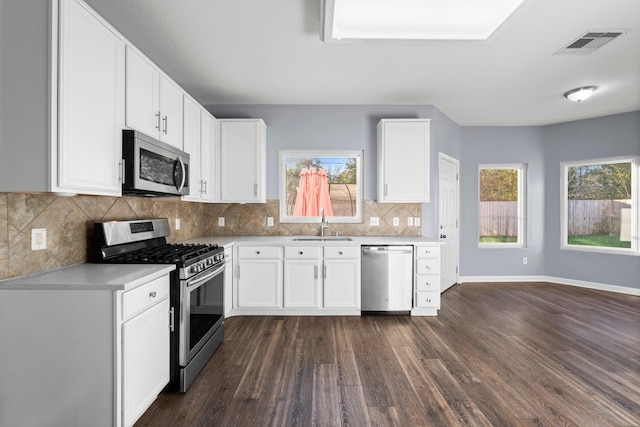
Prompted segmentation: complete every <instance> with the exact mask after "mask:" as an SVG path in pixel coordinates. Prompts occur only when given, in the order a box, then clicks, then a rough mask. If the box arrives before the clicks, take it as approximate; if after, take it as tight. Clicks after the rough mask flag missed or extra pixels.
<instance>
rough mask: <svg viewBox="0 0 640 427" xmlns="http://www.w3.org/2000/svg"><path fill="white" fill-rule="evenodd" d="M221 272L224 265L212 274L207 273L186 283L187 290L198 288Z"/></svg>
mask: <svg viewBox="0 0 640 427" xmlns="http://www.w3.org/2000/svg"><path fill="white" fill-rule="evenodd" d="M223 270H224V264H223V265H222V266H221V267H219V268H216V269H215V270H214V271H213V272H212V273H209V274H207V275H206V276H204V277H199V278H198V279H196V280H194V281H187V288H193V289H195V288H198V287H200V286H201V285H202V284H203V283H204V282H206V281H207V280H209V279H211V278H212V277H214V276H217V275H218V274H220V273H222V271H223Z"/></svg>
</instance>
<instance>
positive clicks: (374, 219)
mask: <svg viewBox="0 0 640 427" xmlns="http://www.w3.org/2000/svg"><path fill="white" fill-rule="evenodd" d="M369 225H370V226H372V227H377V226H379V225H380V218H379V217H377V216H372V217H370V218H369Z"/></svg>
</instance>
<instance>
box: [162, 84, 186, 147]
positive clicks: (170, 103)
mask: <svg viewBox="0 0 640 427" xmlns="http://www.w3.org/2000/svg"><path fill="white" fill-rule="evenodd" d="M183 94H184V93H183V92H182V89H180V86H178V85H176V84H175V83H173V82H172V81H170V80H169V79H167V78H166V77H165V76H163V75H160V116H161V117H160V141H162V142H166V143H167V144H171V145H173V146H174V147H176V148H179V149H181V150H182V149H183V147H184V144H183V141H182V120H183V116H182V114H183V111H182V98H183Z"/></svg>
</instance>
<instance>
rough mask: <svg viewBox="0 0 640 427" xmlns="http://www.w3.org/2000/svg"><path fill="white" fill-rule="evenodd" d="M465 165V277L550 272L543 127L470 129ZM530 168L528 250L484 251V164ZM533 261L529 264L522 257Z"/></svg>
mask: <svg viewBox="0 0 640 427" xmlns="http://www.w3.org/2000/svg"><path fill="white" fill-rule="evenodd" d="M462 138H463V141H464V142H463V146H462V161H461V163H460V201H461V203H460V211H461V218H460V219H461V221H460V239H461V240H460V275H461V276H531V275H543V274H544V259H543V258H544V237H545V223H544V205H545V194H544V176H545V175H544V174H545V172H544V169H545V164H544V156H543V143H542V131H541V129H540V128H538V127H465V128H463V129H462ZM484 163H526V164H527V175H528V176H527V189H526V191H527V200H528V203H527V208H526V213H525V215H526V237H527V244H526V247H524V248H517V249H516V248H509V249H494V248H482V249H480V248H479V247H478V165H480V164H484ZM523 257H527V258H528V263H527V265H523V264H522V258H523Z"/></svg>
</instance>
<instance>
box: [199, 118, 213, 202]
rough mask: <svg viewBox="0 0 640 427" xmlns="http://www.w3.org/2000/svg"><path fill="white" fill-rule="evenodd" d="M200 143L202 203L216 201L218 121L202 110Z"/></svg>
mask: <svg viewBox="0 0 640 427" xmlns="http://www.w3.org/2000/svg"><path fill="white" fill-rule="evenodd" d="M200 114H201V123H202V129H201V135H202V141H201V143H200V149H201V151H200V154H201V158H200V168H201V171H200V176H201V177H202V178H201V179H202V196H201V199H202V201H207V202H213V201H215V199H216V197H215V189H216V187H215V148H216V119H215V117H213V116H212V115H211V114H209V113H207V112H206V111H204V110H202V111H201V112H200Z"/></svg>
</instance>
